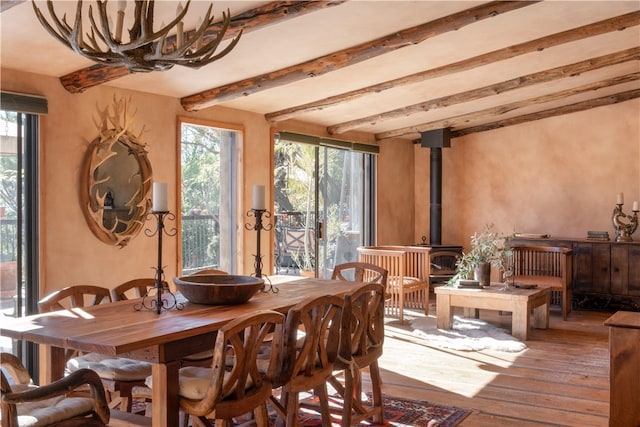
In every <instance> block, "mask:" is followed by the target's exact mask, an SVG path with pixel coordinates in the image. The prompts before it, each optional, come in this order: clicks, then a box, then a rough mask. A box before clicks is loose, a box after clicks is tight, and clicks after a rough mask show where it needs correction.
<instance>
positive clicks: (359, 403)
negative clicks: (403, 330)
mask: <svg viewBox="0 0 640 427" xmlns="http://www.w3.org/2000/svg"><path fill="white" fill-rule="evenodd" d="M384 301H385V288H384V286H383V285H382V284H380V283H367V284H365V285H363V286H361V287H360V288H358V289H356V290H355V291H353V292H350V293H349V294H347V295H345V297H344V316H343V321H342V329H341V335H340V353H339V357H338V359H337V360H336V363H335V366H334V375H331V376H330V377H329V383H330V384H331V385H332V386H333V388H335V389H336V391H337V392H338V393H339V394H340V395H341V396H342V398H343V402H344V404H343V407H342V426H343V427H349V426H351V425H354V424H360V423H361V422H363V421H364V420H367V419H372V421H373V422H374V423H375V424H384V423H385V421H384V405H383V403H382V379H381V377H380V368H379V366H378V359H379V358H380V356H382V346H383V344H384ZM366 368H368V370H369V375H370V377H371V394H372V396H373V402H372V405H368V404H365V402H364V400H363V398H362V372H361V371H362V370H363V369H366ZM336 372H340V373H341V374H342V376H343V378H344V385H343V383H342V382H341V381H340V380H339V379H338V377H337V376H336V375H335V373H336Z"/></svg>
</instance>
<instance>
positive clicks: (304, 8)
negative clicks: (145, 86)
mask: <svg viewBox="0 0 640 427" xmlns="http://www.w3.org/2000/svg"><path fill="white" fill-rule="evenodd" d="M345 1H347V0H331V1H306V0H302V1H274V2H271V3H267V4H265V5H263V6H260V7H257V8H255V9H251V10H248V11H246V12H243V13H240V14H238V15H236V16H235V17H232V18H231V23H230V24H229V28H228V29H227V32H226V33H225V35H224V39H225V40H228V39H232V38H233V37H235V36H236V35H237V34H238V33H239V32H240V31H243V33H248V32H250V31H255V30H259V29H261V28H264V27H266V26H269V25H273V24H277V23H280V22H284V21H287V20H289V19H292V18H296V17H298V16H301V15H304V14H306V13H310V12H314V11H317V10H319V9H324V8H327V7H332V6H337V5H340V4H342V3H344V2H345ZM219 29H220V23H216V24H214V25H210V26H209V27H208V28H207V30H206V31H205V36H204V42H207V40H208V39H212V38H214V37H215V36H216V32H217V31H218V30H219ZM175 38H176V36H175V35H172V36H168V37H167V42H168V43H175ZM128 74H129V70H128V69H127V68H126V67H114V66H109V65H102V64H95V65H92V66H89V67H86V68H83V69H82V70H78V71H74V72H72V73H69V74H66V75H64V76H62V77H60V82H61V83H62V86H64V88H65V89H66V90H68V91H69V92H71V93H80V92H84V91H85V90H87V89H89V88H91V87H94V86H97V85H100V84H102V83H107V82H109V81H112V80H115V79H118V78H120V77H123V76H126V75H128Z"/></svg>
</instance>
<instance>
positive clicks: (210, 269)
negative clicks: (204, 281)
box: [191, 268, 229, 274]
mask: <svg viewBox="0 0 640 427" xmlns="http://www.w3.org/2000/svg"><path fill="white" fill-rule="evenodd" d="M191 274H229V273H227V272H226V271H224V270H218V269H215V268H207V269H204V270H198V271H196V272H195V273H191Z"/></svg>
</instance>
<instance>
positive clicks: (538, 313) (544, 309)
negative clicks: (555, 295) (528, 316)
mask: <svg viewBox="0 0 640 427" xmlns="http://www.w3.org/2000/svg"><path fill="white" fill-rule="evenodd" d="M550 304H551V292H546V293H545V296H544V303H542V304H539V305H538V306H537V307H535V308H534V309H533V327H534V328H537V329H548V328H549V305H550Z"/></svg>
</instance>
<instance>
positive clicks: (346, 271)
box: [331, 262, 389, 289]
mask: <svg viewBox="0 0 640 427" xmlns="http://www.w3.org/2000/svg"><path fill="white" fill-rule="evenodd" d="M388 275H389V272H388V271H387V270H385V269H384V268H382V267H380V266H377V265H374V264H370V263H368V262H346V263H343V264H338V265H336V266H335V267H333V273H332V275H331V280H346V281H354V282H367V283H380V284H382V285H383V286H384V287H385V289H386V287H387V277H388Z"/></svg>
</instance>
